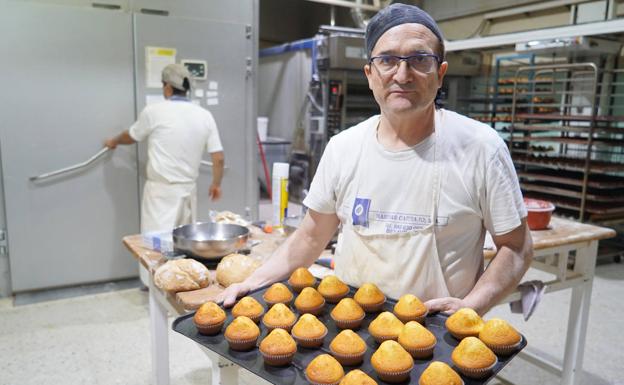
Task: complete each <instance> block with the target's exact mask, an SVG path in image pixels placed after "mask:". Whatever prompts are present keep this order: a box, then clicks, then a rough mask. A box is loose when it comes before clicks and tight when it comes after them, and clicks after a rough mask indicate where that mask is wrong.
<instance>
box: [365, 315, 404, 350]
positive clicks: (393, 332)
mask: <svg viewBox="0 0 624 385" xmlns="http://www.w3.org/2000/svg"><path fill="white" fill-rule="evenodd" d="M403 326H404V325H403V322H401V321H400V320H399V319H398V318H397V317H396V316H395V315H394V314H392V313H390V312H389V311H385V312H383V313H381V314H379V315H378V316H377V318H375V319H374V320H373V321H372V322H371V323H370V325H368V332H369V333H370V335H371V336H373V338H375V341H377V342H379V343H382V342H383V341H385V340H396V339H397V338H398V337H399V333H401V330H403Z"/></svg>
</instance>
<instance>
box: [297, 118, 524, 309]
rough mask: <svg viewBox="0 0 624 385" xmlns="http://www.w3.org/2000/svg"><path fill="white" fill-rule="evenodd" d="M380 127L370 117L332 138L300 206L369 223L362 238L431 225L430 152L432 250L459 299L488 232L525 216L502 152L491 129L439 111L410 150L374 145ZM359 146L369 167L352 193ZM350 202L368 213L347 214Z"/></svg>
mask: <svg viewBox="0 0 624 385" xmlns="http://www.w3.org/2000/svg"><path fill="white" fill-rule="evenodd" d="M379 119H380V117H379V116H373V117H371V118H369V119H368V120H366V121H364V122H362V123H360V124H358V125H356V126H354V127H351V128H350V129H348V130H345V131H343V132H341V133H340V134H338V135H336V136H334V137H333V138H331V140H330V141H329V143H328V145H327V147H326V148H325V152H324V154H323V157H322V158H321V161H320V164H319V167H318V169H317V171H316V175H315V176H314V180H313V181H312V185H311V187H310V192H309V194H308V196H307V197H306V199H305V200H304V202H303V203H304V204H305V205H306V206H307V207H309V208H310V209H312V210H315V211H317V212H320V213H325V214H332V213H336V214H337V215H338V217H339V219H340V221H341V223H348V224H356V225H361V224H362V223H354V221H355V222H362V221H367V223H366V228H365V229H364V230H366V231H368V232H371V233H378V234H379V233H396V232H405V231H409V230H412V229H418V228H422V227H425V226H427V225H428V224H429V223H430V222H431V213H432V196H433V195H432V194H433V182H432V180H433V175H434V172H435V167H434V163H433V159H434V152H435V159H436V161H437V162H439V163H438V164H439V165H440V168H439V170H440V172H441V193H440V198H439V205H438V217H437V220H436V222H437V226H436V245H437V249H438V255H439V258H440V265H441V266H442V270H443V274H444V276H445V279H446V281H447V282H446V283H447V285H448V289H449V292H450V293H451V294H452V295H454V296H457V297H460V298H461V297H463V296H465V295H466V294H468V292H469V291H470V289H471V288H472V287H473V286H474V284H475V283H476V281H477V279H478V278H479V276H480V275H481V273H482V271H483V240H484V237H485V233H486V229H487V230H488V231H489V232H490V233H492V234H496V235H502V234H505V233H508V232H510V231H511V230H513V229H515V228H516V227H518V226H519V225H520V223H521V219H522V218H524V217H525V216H526V208H525V207H524V203H523V200H522V194H521V192H520V186H519V183H518V178H517V176H516V173H515V169H514V166H513V163H512V161H511V157H510V156H509V152H508V150H507V147H506V145H505V143H504V141H503V140H502V139H501V138H500V137H499V136H498V134H497V133H496V132H495V131H494V130H493V129H492V128H491V127H489V126H487V125H485V124H482V123H479V122H477V121H475V120H472V119H469V118H467V117H465V116H462V115H459V114H457V113H454V112H452V111H448V110H443V109H440V110H437V111H436V113H435V127H436V128H435V131H436V133H435V134H434V135H431V136H429V137H428V138H427V139H425V140H423V141H422V142H420V143H419V144H417V145H416V146H414V147H411V148H409V149H406V150H401V151H396V152H392V151H387V150H386V149H384V148H383V146H382V145H381V144H380V143H379V142H378V141H377V136H376V129H377V126H378V123H379ZM436 140H439V143H438V144H437V146H436V145H435V141H436ZM365 141H368V143H366V148H367V149H368V151H367V153H366V154H362V156H366V157H367V158H368V159H370V160H372V161H367V164H374V167H371V169H370V170H364V171H365V172H364V173H363V174H361V175H360V178H359V179H360V186H356V182H355V175H356V167H357V164H358V159H359V156H360V150H361V149H362V146H363V145H364V144H365ZM371 194H373V195H372V196H371ZM356 196H357V197H359V201H360V202H361V198H362V197H367V199H366V200H367V201H368V202H366V204H365V205H364V207H366V210H367V211H366V212H364V213H358V215H355V214H354V213H353V212H352V206H353V202H354V200H355V198H356ZM338 249H341V247H340V245H338ZM339 257H340V256H339V255H338V256H337V258H339Z"/></svg>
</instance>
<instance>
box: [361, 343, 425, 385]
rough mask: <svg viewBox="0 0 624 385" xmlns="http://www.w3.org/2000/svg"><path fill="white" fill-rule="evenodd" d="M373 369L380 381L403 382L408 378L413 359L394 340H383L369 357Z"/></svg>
mask: <svg viewBox="0 0 624 385" xmlns="http://www.w3.org/2000/svg"><path fill="white" fill-rule="evenodd" d="M371 364H372V365H373V369H375V371H376V372H377V375H378V376H379V378H380V379H381V380H382V381H386V382H403V381H405V380H407V379H408V378H409V375H410V371H411V370H412V368H413V367H414V359H412V356H411V355H410V354H409V353H408V352H406V351H405V349H403V348H402V347H401V345H399V343H398V342H396V341H384V342H383V343H382V344H381V346H379V349H377V351H376V352H375V353H373V356H372V357H371Z"/></svg>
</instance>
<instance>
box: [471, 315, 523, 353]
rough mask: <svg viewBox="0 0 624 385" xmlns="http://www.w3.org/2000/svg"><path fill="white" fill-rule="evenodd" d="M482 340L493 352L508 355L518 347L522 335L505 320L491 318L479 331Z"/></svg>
mask: <svg viewBox="0 0 624 385" xmlns="http://www.w3.org/2000/svg"><path fill="white" fill-rule="evenodd" d="M479 339H480V340H481V341H483V343H484V344H485V345H487V347H488V348H490V349H491V350H492V351H493V352H494V353H496V354H500V355H503V356H504V355H509V354H511V353H513V352H514V351H515V350H517V349H518V347H519V346H520V342H522V336H521V335H520V333H518V332H517V331H516V329H514V328H513V326H511V325H510V324H509V323H508V322H507V321H504V320H502V319H498V318H492V319H491V320H489V321H487V322H486V323H485V324H484V325H483V329H481V332H480V333H479Z"/></svg>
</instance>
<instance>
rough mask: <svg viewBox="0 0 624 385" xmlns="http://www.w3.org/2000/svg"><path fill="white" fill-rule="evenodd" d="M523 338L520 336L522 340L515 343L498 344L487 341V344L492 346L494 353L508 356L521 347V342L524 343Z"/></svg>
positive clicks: (489, 346)
mask: <svg viewBox="0 0 624 385" xmlns="http://www.w3.org/2000/svg"><path fill="white" fill-rule="evenodd" d="M522 338H523V337H520V341H518V342H516V343H515V344H513V345H496V344H487V343H485V342H484V343H485V345H486V346H487V347H488V348H490V350H491V351H493V352H494V354H498V355H500V356H508V355H510V354H512V353H513V352H515V351H516V350H518V348H519V347H520V344H521V343H522Z"/></svg>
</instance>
